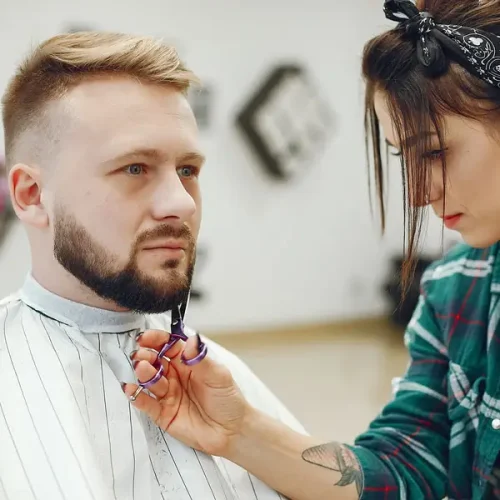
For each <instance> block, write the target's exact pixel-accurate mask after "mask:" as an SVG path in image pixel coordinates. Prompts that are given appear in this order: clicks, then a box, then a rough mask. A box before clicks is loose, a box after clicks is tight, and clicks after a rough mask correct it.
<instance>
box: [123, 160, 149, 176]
mask: <svg viewBox="0 0 500 500" xmlns="http://www.w3.org/2000/svg"><path fill="white" fill-rule="evenodd" d="M125 171H126V172H127V173H128V174H130V175H141V174H142V173H143V172H144V165H140V164H138V163H134V164H132V165H128V166H127V167H125Z"/></svg>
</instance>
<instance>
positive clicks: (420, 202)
mask: <svg viewBox="0 0 500 500" xmlns="http://www.w3.org/2000/svg"><path fill="white" fill-rule="evenodd" d="M421 182H422V185H421V186H410V205H412V206H414V207H426V206H427V205H432V204H433V203H436V202H438V201H440V200H441V199H442V198H443V193H444V186H443V173H442V171H441V170H440V169H433V171H432V174H431V177H430V179H428V181H427V187H426V188H424V190H422V187H424V185H425V183H426V182H425V180H424V179H422V181H421Z"/></svg>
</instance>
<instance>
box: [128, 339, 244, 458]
mask: <svg viewBox="0 0 500 500" xmlns="http://www.w3.org/2000/svg"><path fill="white" fill-rule="evenodd" d="M168 341H169V334H168V333H166V332H163V331H159V330H148V331H146V332H144V334H143V335H142V336H141V337H140V338H139V339H138V344H139V345H138V351H137V352H135V353H133V355H132V360H133V361H134V364H135V372H136V374H137V377H138V380H139V381H140V382H145V381H147V380H150V379H151V378H152V377H154V376H155V374H156V373H157V371H158V370H157V368H155V367H154V366H152V364H153V363H155V361H156V360H157V354H158V351H160V350H161V348H162V347H163V345H165V344H166V343H167V342H168ZM199 343H201V340H200V339H199V337H197V336H194V337H191V338H189V340H188V341H187V342H186V343H184V342H182V341H180V340H179V341H178V342H177V343H176V344H174V345H173V346H172V347H171V348H170V350H169V351H167V352H166V353H165V356H166V357H168V358H169V359H170V360H171V361H170V362H169V361H167V360H165V359H163V360H162V364H163V367H164V370H165V371H164V376H163V377H161V379H160V380H159V381H158V382H157V383H156V384H155V385H153V386H152V387H150V389H149V391H150V392H151V393H152V394H154V396H155V397H156V399H155V398H154V397H151V396H150V395H149V394H147V393H146V392H144V391H143V392H141V393H140V394H139V395H138V396H137V399H136V400H135V401H134V402H133V403H132V404H133V405H134V406H135V407H136V408H138V409H139V410H142V411H143V412H145V413H146V414H147V415H148V416H149V417H150V418H151V419H152V420H153V421H154V422H155V423H156V424H157V425H158V426H159V427H161V428H162V429H163V430H165V431H167V432H168V433H169V434H170V435H172V436H173V437H175V438H176V439H179V440H180V441H182V442H183V443H185V444H186V445H188V446H190V447H192V448H195V449H198V450H200V451H204V452H205V453H207V454H209V455H215V456H224V454H225V452H226V451H227V450H228V449H229V448H230V447H231V443H232V441H233V439H234V440H235V438H236V437H237V436H238V433H239V431H240V429H241V427H242V425H243V421H244V419H245V416H246V415H247V413H248V411H249V409H250V407H249V405H248V403H247V402H246V400H245V398H244V397H243V395H242V394H241V392H240V389H239V388H238V387H237V385H236V383H235V381H234V380H233V377H232V375H231V373H230V372H229V370H228V369H227V368H226V367H224V366H222V365H220V364H219V363H217V362H215V361H214V360H212V359H210V357H209V356H207V357H206V358H205V359H203V360H202V361H201V362H200V363H199V364H196V365H194V366H187V365H186V364H183V363H182V361H181V354H182V352H184V357H185V359H188V360H190V359H193V358H194V357H195V356H196V355H197V354H198V353H199ZM139 346H140V348H139ZM137 387H138V386H137V385H135V384H125V385H124V386H123V390H124V392H125V394H127V395H128V396H131V395H132V394H134V392H135V390H136V389H137Z"/></svg>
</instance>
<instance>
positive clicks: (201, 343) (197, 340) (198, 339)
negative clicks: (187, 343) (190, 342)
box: [196, 333, 205, 354]
mask: <svg viewBox="0 0 500 500" xmlns="http://www.w3.org/2000/svg"><path fill="white" fill-rule="evenodd" d="M196 342H197V344H196V345H197V349H198V354H199V353H200V352H201V350H202V349H203V346H204V345H205V344H203V342H202V340H201V337H200V334H199V333H197V334H196Z"/></svg>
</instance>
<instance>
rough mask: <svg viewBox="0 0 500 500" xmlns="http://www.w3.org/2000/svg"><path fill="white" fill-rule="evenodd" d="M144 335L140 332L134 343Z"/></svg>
mask: <svg viewBox="0 0 500 500" xmlns="http://www.w3.org/2000/svg"><path fill="white" fill-rule="evenodd" d="M143 335H144V332H140V333H139V334H138V335H137V337H136V338H135V341H136V342H139V339H140V338H141V337H142V336H143Z"/></svg>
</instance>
